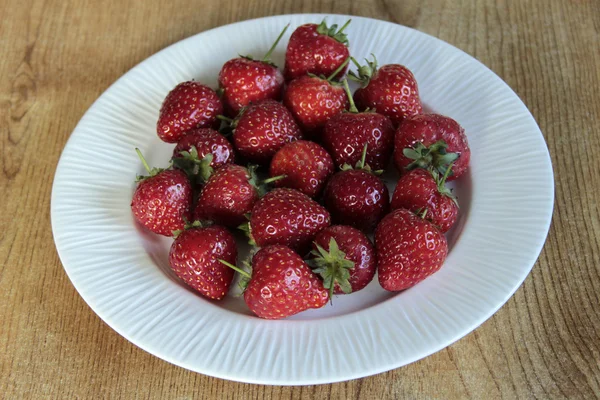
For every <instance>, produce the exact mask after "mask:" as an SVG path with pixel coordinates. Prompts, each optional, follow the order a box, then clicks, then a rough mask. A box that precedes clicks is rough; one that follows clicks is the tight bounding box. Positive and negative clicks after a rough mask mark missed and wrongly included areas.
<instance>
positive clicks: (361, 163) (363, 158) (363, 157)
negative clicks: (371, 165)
mask: <svg viewBox="0 0 600 400" xmlns="http://www.w3.org/2000/svg"><path fill="white" fill-rule="evenodd" d="M368 145H369V144H368V143H365V147H363V150H362V154H361V156H360V161H359V162H358V163H357V164H356V169H363V168H364V167H365V161H366V160H367V146H368Z"/></svg>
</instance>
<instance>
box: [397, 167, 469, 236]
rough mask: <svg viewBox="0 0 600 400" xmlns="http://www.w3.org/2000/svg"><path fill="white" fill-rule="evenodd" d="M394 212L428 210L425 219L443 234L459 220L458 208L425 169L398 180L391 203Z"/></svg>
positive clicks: (414, 171) (413, 171)
mask: <svg viewBox="0 0 600 400" xmlns="http://www.w3.org/2000/svg"><path fill="white" fill-rule="evenodd" d="M391 206H392V210H395V209H397V208H405V209H407V210H410V211H412V212H415V213H422V212H423V211H424V210H427V213H426V214H425V219H426V220H428V221H431V222H432V223H433V224H434V225H435V226H437V227H438V228H439V229H440V231H442V233H445V232H447V231H448V230H450V228H452V226H453V225H454V223H455V222H456V219H457V218H458V206H457V205H456V203H455V202H454V201H453V200H452V198H450V197H449V196H445V195H443V194H442V193H440V191H439V189H438V186H437V183H436V182H435V179H433V177H432V176H431V173H430V172H429V171H427V170H424V169H414V170H412V171H409V172H408V173H406V174H405V175H404V176H402V177H401V178H400V179H399V180H398V184H397V185H396V189H395V190H394V194H393V195H392V202H391Z"/></svg>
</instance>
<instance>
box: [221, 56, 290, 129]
mask: <svg viewBox="0 0 600 400" xmlns="http://www.w3.org/2000/svg"><path fill="white" fill-rule="evenodd" d="M283 83H284V80H283V75H282V74H281V72H280V71H279V70H278V69H277V67H275V66H274V65H272V64H269V63H267V62H263V61H258V60H249V59H247V58H243V57H239V58H234V59H233V60H229V61H227V62H226V63H225V65H223V68H221V72H220V73H219V87H220V88H221V90H222V91H223V96H222V99H223V103H224V105H225V111H226V112H227V113H228V114H229V115H230V116H232V117H234V116H236V115H237V114H238V113H239V112H240V110H241V109H242V107H246V106H247V105H249V104H250V103H257V102H259V101H261V100H266V99H273V100H280V99H281V92H282V90H283Z"/></svg>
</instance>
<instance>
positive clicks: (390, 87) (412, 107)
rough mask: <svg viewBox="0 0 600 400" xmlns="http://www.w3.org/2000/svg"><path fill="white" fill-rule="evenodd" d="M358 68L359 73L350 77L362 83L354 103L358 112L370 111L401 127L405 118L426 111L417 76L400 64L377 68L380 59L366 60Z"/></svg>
mask: <svg viewBox="0 0 600 400" xmlns="http://www.w3.org/2000/svg"><path fill="white" fill-rule="evenodd" d="M352 61H353V62H354V63H355V64H356V66H357V67H358V74H355V73H353V72H350V77H352V78H353V79H354V80H357V81H359V82H361V83H362V86H363V87H362V88H360V89H358V90H356V92H355V93H354V101H355V102H356V106H357V107H358V109H359V110H365V109H367V108H371V109H373V110H375V111H376V112H378V113H379V114H383V115H385V116H387V117H389V118H390V119H391V120H392V122H393V123H394V124H396V125H397V124H399V123H400V122H402V120H403V119H404V118H406V117H410V116H411V115H415V114H420V113H421V112H422V111H423V107H422V106H421V99H420V98H419V89H418V87H417V81H416V80H415V76H414V75H413V74H412V72H410V70H409V69H408V68H406V67H405V66H403V65H399V64H388V65H384V66H383V67H381V68H379V69H377V60H376V59H375V57H374V56H373V61H372V62H370V61H367V65H365V66H360V65H359V64H358V62H356V60H354V59H353V60H352Z"/></svg>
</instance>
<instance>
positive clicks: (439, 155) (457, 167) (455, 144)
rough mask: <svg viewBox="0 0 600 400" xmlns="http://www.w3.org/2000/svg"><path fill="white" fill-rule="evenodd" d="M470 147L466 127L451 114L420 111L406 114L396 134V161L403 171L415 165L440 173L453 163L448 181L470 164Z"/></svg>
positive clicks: (456, 176)
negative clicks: (422, 112)
mask: <svg viewBox="0 0 600 400" xmlns="http://www.w3.org/2000/svg"><path fill="white" fill-rule="evenodd" d="M470 159H471V149H470V148H469V142H468V140H467V136H466V134H465V130H464V129H463V128H462V126H460V124H459V123H458V122H456V121H455V120H453V119H452V118H450V117H446V116H444V115H439V114H421V115H415V116H412V117H409V118H406V119H405V120H404V121H402V123H401V124H400V126H399V127H398V129H397V130H396V135H395V137H394V162H395V164H396V168H398V170H399V171H400V172H401V173H405V172H406V171H408V170H411V169H415V168H425V169H434V170H436V171H437V172H438V173H439V174H440V175H444V174H445V173H446V168H448V165H450V164H452V173H451V174H450V176H449V177H448V181H452V180H454V179H457V178H458V177H460V176H461V175H462V174H464V173H465V171H466V170H467V168H468V167H469V161H470Z"/></svg>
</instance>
